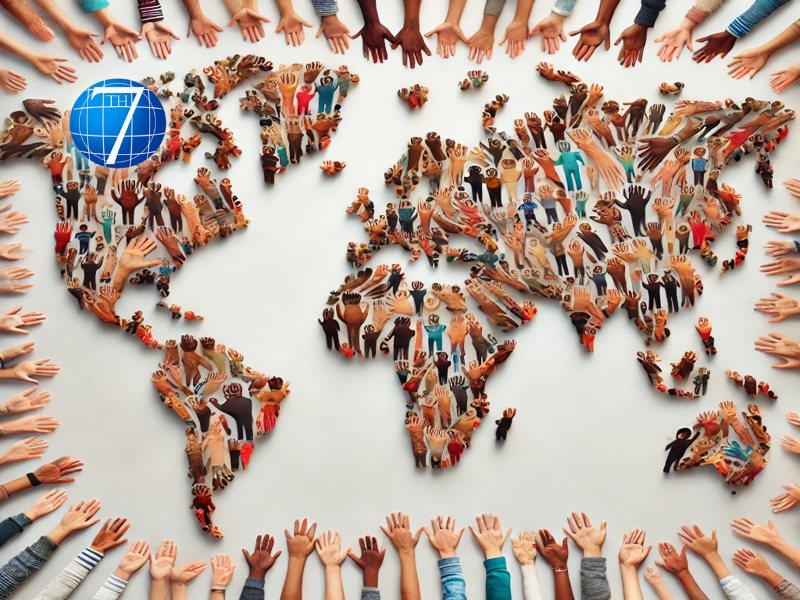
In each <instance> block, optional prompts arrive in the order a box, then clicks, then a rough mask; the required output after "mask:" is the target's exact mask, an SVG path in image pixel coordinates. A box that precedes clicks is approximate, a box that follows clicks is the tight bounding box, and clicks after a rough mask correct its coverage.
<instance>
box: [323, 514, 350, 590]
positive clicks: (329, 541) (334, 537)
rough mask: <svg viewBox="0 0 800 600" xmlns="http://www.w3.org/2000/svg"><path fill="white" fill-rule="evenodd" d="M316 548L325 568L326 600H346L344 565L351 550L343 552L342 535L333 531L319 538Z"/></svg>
mask: <svg viewBox="0 0 800 600" xmlns="http://www.w3.org/2000/svg"><path fill="white" fill-rule="evenodd" d="M316 548H317V554H318V555H319V559H320V561H322V565H323V566H324V567H325V600H344V587H343V586H342V563H343V562H344V561H345V559H347V555H348V553H349V552H350V548H347V549H346V550H342V534H341V533H339V532H338V531H333V530H331V529H329V530H328V531H326V532H325V533H323V534H322V535H321V536H319V537H318V538H317V540H316Z"/></svg>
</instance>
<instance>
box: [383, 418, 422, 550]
mask: <svg viewBox="0 0 800 600" xmlns="http://www.w3.org/2000/svg"><path fill="white" fill-rule="evenodd" d="M415 416H416V415H415ZM391 517H392V518H391V520H390V519H389V517H386V527H384V526H383V525H381V531H383V533H385V534H386V537H388V538H389V541H391V542H392V544H394V547H395V549H396V550H397V551H398V552H403V551H409V550H414V548H416V547H417V542H419V538H420V537H421V536H422V532H423V531H425V528H424V527H420V528H419V529H418V530H417V533H416V534H414V533H411V524H410V521H409V518H408V515H405V514H403V513H400V512H399V513H392V514H391Z"/></svg>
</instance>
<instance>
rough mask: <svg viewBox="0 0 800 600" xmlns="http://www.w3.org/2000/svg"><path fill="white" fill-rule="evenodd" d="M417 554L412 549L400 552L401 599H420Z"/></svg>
mask: <svg viewBox="0 0 800 600" xmlns="http://www.w3.org/2000/svg"><path fill="white" fill-rule="evenodd" d="M421 597H422V596H421V594H420V590H419V576H418V575H417V556H416V553H415V551H414V549H412V550H411V551H404V552H400V600H420V598H421Z"/></svg>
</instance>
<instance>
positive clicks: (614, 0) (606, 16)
mask: <svg viewBox="0 0 800 600" xmlns="http://www.w3.org/2000/svg"><path fill="white" fill-rule="evenodd" d="M618 4H619V0H600V8H598V9H597V17H596V18H595V21H598V22H600V23H605V24H606V25H608V24H609V23H611V18H612V17H613V16H614V11H616V10H617V5H618Z"/></svg>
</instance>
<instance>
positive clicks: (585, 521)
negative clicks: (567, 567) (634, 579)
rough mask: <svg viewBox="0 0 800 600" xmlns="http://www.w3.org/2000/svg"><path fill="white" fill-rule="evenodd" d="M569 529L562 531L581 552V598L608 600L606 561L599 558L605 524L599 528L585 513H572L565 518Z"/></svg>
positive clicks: (603, 539)
mask: <svg viewBox="0 0 800 600" xmlns="http://www.w3.org/2000/svg"><path fill="white" fill-rule="evenodd" d="M567 525H569V529H562V531H563V532H564V533H566V534H567V536H568V537H569V538H570V539H571V540H572V541H573V542H575V544H577V546H578V547H579V548H580V549H581V550H582V551H583V558H582V559H581V598H582V599H584V600H588V599H592V600H608V599H610V598H611V588H610V587H609V585H608V578H607V577H606V560H605V558H603V557H602V556H601V554H602V550H603V542H605V539H606V522H605V521H603V522H602V523H600V527H595V526H594V525H592V522H591V520H590V519H589V517H588V516H586V513H580V514H578V513H576V512H573V513H572V514H571V515H570V516H569V517H567Z"/></svg>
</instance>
